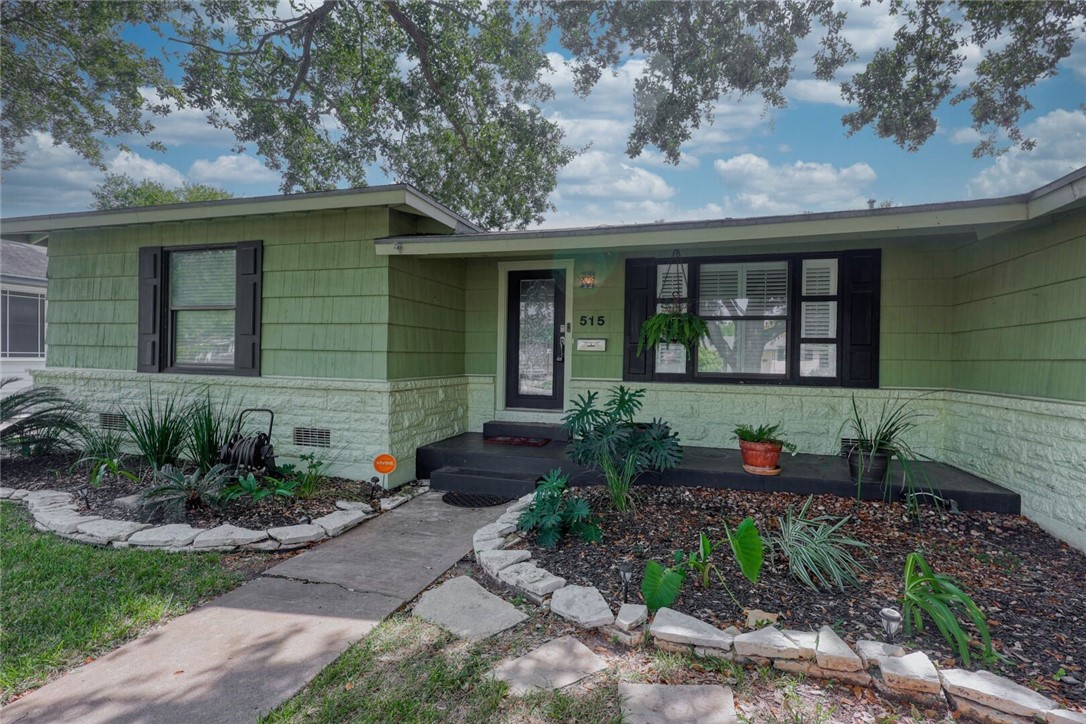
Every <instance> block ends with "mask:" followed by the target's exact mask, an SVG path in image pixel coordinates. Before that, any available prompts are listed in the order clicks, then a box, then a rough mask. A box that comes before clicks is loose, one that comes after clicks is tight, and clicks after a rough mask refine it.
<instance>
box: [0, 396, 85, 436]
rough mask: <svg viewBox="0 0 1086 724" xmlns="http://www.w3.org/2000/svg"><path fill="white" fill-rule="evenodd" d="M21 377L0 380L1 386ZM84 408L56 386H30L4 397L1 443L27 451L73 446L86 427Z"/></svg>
mask: <svg viewBox="0 0 1086 724" xmlns="http://www.w3.org/2000/svg"><path fill="white" fill-rule="evenodd" d="M17 380H18V378H17V377H5V378H4V379H2V380H0V388H4V387H7V386H8V385H10V384H12V383H14V382H16V381H17ZM81 413H82V408H80V406H79V405H77V404H75V403H74V402H72V401H71V400H69V399H68V398H67V397H65V396H64V394H63V393H61V391H60V390H58V389H57V388H56V387H37V386H34V387H27V388H25V389H22V390H16V391H15V392H12V393H11V394H10V395H6V396H3V397H0V423H2V425H0V426H2V428H3V429H2V431H0V445H2V446H3V447H4V448H5V449H8V450H14V451H17V452H20V453H21V454H23V455H39V454H44V453H48V452H51V451H52V450H56V449H57V448H62V447H70V446H71V444H72V439H73V438H74V437H75V436H77V435H79V434H80V433H81V432H82V431H83V423H82V421H81V419H80V415H81Z"/></svg>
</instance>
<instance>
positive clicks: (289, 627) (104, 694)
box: [0, 493, 504, 724]
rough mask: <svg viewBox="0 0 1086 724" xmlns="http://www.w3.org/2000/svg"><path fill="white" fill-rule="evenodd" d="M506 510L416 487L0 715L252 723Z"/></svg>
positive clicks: (7, 718) (8, 718)
mask: <svg viewBox="0 0 1086 724" xmlns="http://www.w3.org/2000/svg"><path fill="white" fill-rule="evenodd" d="M503 510H504V508H502V507H497V508H483V509H478V510H470V509H465V508H453V507H451V506H447V505H445V504H444V503H442V502H441V495H440V494H438V493H428V494H426V495H422V496H420V497H417V498H415V499H414V500H412V501H410V502H408V503H405V504H404V505H401V506H400V507H398V508H396V509H394V510H392V511H390V512H388V513H385V514H383V515H381V516H380V517H379V518H375V519H374V520H371V521H369V522H367V523H365V524H363V525H362V526H360V527H359V528H356V529H355V530H353V531H351V532H349V533H346V534H344V535H342V536H340V537H339V538H336V539H334V540H331V541H329V542H328V543H325V544H323V545H320V546H318V547H316V548H313V549H311V550H309V551H306V552H304V553H301V554H299V555H297V556H295V557H294V558H291V559H289V560H287V561H285V562H284V563H281V564H279V565H278V566H275V567H274V568H271V569H269V570H268V571H266V572H265V573H264V575H262V576H261V577H259V578H257V579H255V580H253V581H250V582H249V583H247V584H245V585H244V586H242V587H240V588H238V589H236V590H234V591H231V592H230V593H228V594H226V595H224V596H222V597H220V598H218V599H216V600H214V601H212V602H211V603H208V604H207V605H205V606H201V607H200V608H198V609H196V610H195V611H193V612H192V613H189V614H186V615H185V616H181V617H180V618H177V619H174V620H173V621H170V622H169V623H167V624H166V625H165V626H162V627H161V628H158V629H155V630H154V631H152V632H150V633H148V634H146V635H145V636H143V637H141V638H139V639H137V640H135V641H132V642H130V643H128V644H125V645H124V646H122V647H121V648H119V649H117V650H116V651H113V652H112V653H110V654H107V655H106V656H103V657H102V658H100V659H98V660H96V661H94V662H92V663H90V664H88V665H86V666H83V667H80V668H78V669H76V670H75V671H73V672H71V673H70V674H68V675H66V676H64V677H63V678H61V679H58V680H57V681H54V682H53V683H51V684H49V685H47V686H44V687H42V688H41V689H38V690H37V691H35V692H33V693H31V694H28V695H27V696H25V697H23V698H22V699H20V700H18V701H16V702H14V703H12V704H10V705H8V706H6V707H4V708H3V709H0V721H3V722H4V723H5V724H13V723H14V722H20V723H24V724H29V723H30V722H147V723H148V724H150V723H151V722H154V723H155V724H164V723H168V722H178V723H179V724H180V723H185V724H192V723H195V722H254V721H256V719H257V718H258V717H259V716H261V715H263V714H266V713H267V712H268V711H270V710H271V709H273V708H274V707H275V706H276V705H278V704H279V703H281V702H283V701H285V700H286V699H288V698H290V697H291V696H293V695H294V694H295V693H297V692H298V691H299V690H301V688H302V687H303V686H304V685H305V684H306V683H307V682H308V681H309V680H310V679H312V678H313V676H315V675H316V674H317V672H319V671H320V670H321V669H322V668H324V667H325V666H327V665H328V664H329V663H331V662H332V661H333V660H334V659H335V658H336V657H338V656H339V655H340V654H341V653H343V651H344V650H345V649H346V648H347V647H348V646H349V645H350V644H352V643H354V642H355V641H357V640H358V639H360V638H361V637H362V636H364V635H365V634H366V633H367V632H368V631H369V630H370V629H372V628H373V627H374V626H375V625H376V624H377V623H378V622H379V621H380V620H381V619H383V618H384V617H386V616H388V615H389V614H391V613H393V612H394V611H396V610H397V609H398V608H400V607H401V606H402V605H403V604H404V603H406V602H407V601H410V600H411V599H412V598H414V597H415V596H416V595H418V594H419V593H420V592H421V591H422V590H423V589H424V588H426V587H427V586H429V585H430V584H431V583H432V582H433V581H434V580H435V579H436V578H437V577H438V576H440V575H441V574H442V573H444V572H445V571H446V570H448V569H449V568H450V567H451V566H452V565H453V564H454V563H456V561H458V560H460V559H461V558H462V557H463V556H464V555H466V554H467V553H468V552H469V551H470V550H471V537H472V534H473V533H474V532H475V530H476V529H477V528H479V527H480V526H482V525H484V524H486V523H489V522H492V521H494V520H495V519H496V518H497V517H498V515H499V514H501V513H502V512H503Z"/></svg>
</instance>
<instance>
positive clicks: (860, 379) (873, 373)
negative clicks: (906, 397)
mask: <svg viewBox="0 0 1086 724" xmlns="http://www.w3.org/2000/svg"><path fill="white" fill-rule="evenodd" d="M841 266H842V274H841V297H842V299H843V301H844V330H842V331H843V334H842V337H841V344H842V354H841V386H842V387H878V386H879V289H880V286H881V282H882V252H881V251H880V250H879V249H866V250H863V251H851V252H847V253H846V254H844V255H843V256H842V257H841Z"/></svg>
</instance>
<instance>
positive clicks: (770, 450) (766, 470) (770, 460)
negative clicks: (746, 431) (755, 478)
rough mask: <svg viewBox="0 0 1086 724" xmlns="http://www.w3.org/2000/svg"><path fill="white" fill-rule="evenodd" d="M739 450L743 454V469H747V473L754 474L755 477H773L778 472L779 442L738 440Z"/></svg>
mask: <svg viewBox="0 0 1086 724" xmlns="http://www.w3.org/2000/svg"><path fill="white" fill-rule="evenodd" d="M739 450H740V451H741V452H742V453H743V467H744V468H746V469H747V472H754V474H755V475H775V474H776V473H777V472H779V467H778V466H777V463H778V462H779V461H780V459H781V444H780V443H779V442H748V441H746V440H740V441H739ZM751 468H753V470H751ZM755 471H757V472H755ZM770 471H772V472H770Z"/></svg>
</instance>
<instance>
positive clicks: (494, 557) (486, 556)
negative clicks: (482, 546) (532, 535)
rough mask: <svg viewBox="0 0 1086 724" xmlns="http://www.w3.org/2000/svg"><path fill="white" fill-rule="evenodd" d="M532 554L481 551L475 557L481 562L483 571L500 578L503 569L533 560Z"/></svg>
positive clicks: (521, 551)
mask: <svg viewBox="0 0 1086 724" xmlns="http://www.w3.org/2000/svg"><path fill="white" fill-rule="evenodd" d="M531 557H532V554H531V553H529V552H528V551H524V550H517V551H503V550H492V551H480V552H479V553H477V554H476V555H475V560H477V561H478V562H479V565H480V566H482V567H483V570H484V571H486V572H487V573H489V574H490V575H491V576H493V577H494V578H497V577H498V572H499V571H501V570H502V569H503V568H508V567H509V566H511V565H513V564H514V563H523V562H524V561H527V560H529V559H531Z"/></svg>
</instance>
